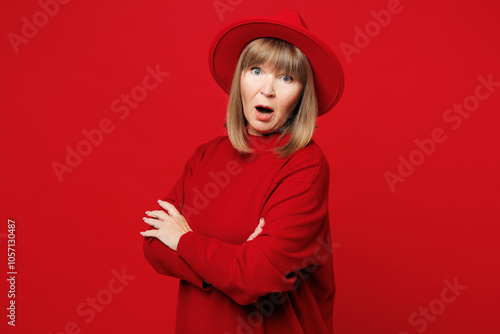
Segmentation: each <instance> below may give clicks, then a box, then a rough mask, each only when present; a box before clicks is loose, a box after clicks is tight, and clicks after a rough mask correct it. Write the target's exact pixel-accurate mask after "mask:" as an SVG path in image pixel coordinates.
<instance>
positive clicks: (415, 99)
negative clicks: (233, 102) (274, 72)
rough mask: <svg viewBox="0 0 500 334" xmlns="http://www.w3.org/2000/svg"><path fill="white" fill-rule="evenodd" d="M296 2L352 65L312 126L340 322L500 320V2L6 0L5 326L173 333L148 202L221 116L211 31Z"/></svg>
mask: <svg viewBox="0 0 500 334" xmlns="http://www.w3.org/2000/svg"><path fill="white" fill-rule="evenodd" d="M282 8H290V9H296V10H298V11H299V12H300V13H301V15H302V17H303V19H304V21H305V22H306V23H307V24H308V26H309V28H310V29H311V30H312V31H314V32H315V33H317V34H318V35H320V36H322V37H323V39H324V40H325V41H326V42H327V43H328V44H329V45H331V47H332V49H333V50H334V51H335V52H336V53H337V55H338V56H339V59H340V61H341V63H342V66H343V68H344V71H345V77H346V86H345V92H344V95H343V97H342V99H341V101H340V103H339V104H338V105H337V107H336V108H335V109H334V110H333V111H331V112H329V113H328V114H326V115H325V116H322V117H321V118H320V119H319V120H318V128H317V132H316V133H315V139H316V141H317V142H318V143H319V145H320V147H321V148H322V150H323V151H324V153H325V155H326V157H327V159H328V161H329V163H330V168H331V175H332V177H331V184H330V189H331V195H330V215H331V222H332V233H333V246H334V254H333V259H334V266H335V277H336V278H335V280H336V284H337V293H336V299H335V311H334V322H335V324H334V326H335V332H336V333H338V334H358V333H359V334H364V333H367V334H368V333H369V334H388V333H392V334H414V333H426V334H433V333H498V331H499V325H498V320H497V319H498V311H499V307H498V300H499V299H500V295H499V290H500V289H499V284H498V283H499V282H500V275H499V271H500V270H499V265H498V263H499V258H498V255H499V254H500V252H499V248H500V247H499V244H500V242H499V227H498V225H499V222H500V214H499V198H500V196H499V195H500V194H499V192H500V191H499V189H500V187H499V186H500V184H499V176H498V170H499V168H500V161H499V153H500V150H499V147H500V145H499V144H500V141H499V131H498V128H499V125H500V124H499V106H500V103H499V102H500V62H499V59H500V26H499V25H498V13H499V12H500V5H499V4H498V2H497V1H471V0H470V1H464V0H443V1H431V0H371V1H347V0H342V1H326V0H311V1H299V0H286V1H285V0H279V1H273V2H269V1H267V0H255V1H249V0H214V1H212V0H209V1H197V2H193V1H69V0H64V1H63V0H39V1H37V0H23V1H12V0H6V1H2V4H1V5H0V27H1V30H0V35H1V36H2V38H1V42H0V48H1V62H0V77H1V85H2V87H1V95H2V98H1V99H0V106H1V120H0V124H1V127H2V128H1V132H0V135H1V152H0V153H1V161H2V163H1V168H2V172H1V176H0V177H1V219H2V223H1V229H0V249H1V252H0V254H1V255H0V259H1V261H0V262H1V268H2V280H1V282H2V283H1V285H0V296H1V298H0V303H1V307H0V310H1V313H2V314H1V317H0V319H2V320H1V332H2V333H46V334H48V333H52V334H56V333H57V334H60V333H66V334H73V333H110V332H113V333H173V331H174V326H175V314H176V309H175V306H176V299H177V288H178V280H177V279H174V278H171V277H166V276H161V275H159V274H157V273H156V272H155V271H154V269H153V268H152V267H151V266H150V265H149V264H148V263H147V262H146V260H145V259H144V256H143V252H142V241H143V237H142V236H141V235H140V234H139V232H140V231H143V230H145V229H146V227H147V226H146V224H145V223H144V222H143V221H142V217H143V216H144V211H146V210H151V209H155V208H156V200H157V199H158V198H162V197H163V196H165V195H166V194H167V192H168V191H169V190H170V188H171V187H172V186H173V185H174V182H175V181H176V180H177V178H178V177H179V176H180V174H181V172H182V168H183V166H184V164H185V162H186V160H187V159H188V157H189V156H190V155H191V154H192V153H193V152H194V149H195V148H196V147H197V146H198V145H200V144H202V143H205V142H207V141H208V140H210V139H212V138H214V137H216V136H219V135H221V134H223V133H224V129H223V128H222V125H223V123H224V117H225V105H226V102H227V96H226V95H225V94H224V93H223V92H222V90H221V89H220V88H219V87H218V86H217V84H216V83H215V82H214V80H213V79H212V77H211V75H210V72H209V69H208V66H207V53H208V48H209V45H210V42H211V40H212V38H213V36H215V34H216V33H217V32H218V31H219V30H220V29H221V28H222V27H223V26H225V25H226V24H228V23H230V22H231V21H233V20H236V19H240V18H243V17H247V16H273V15H275V14H276V13H277V12H278V11H279V10H280V9H282ZM264 172H265V171H264ZM11 240H13V241H15V244H14V243H13V242H12V241H11ZM9 246H11V247H9ZM11 273H14V274H11ZM12 305H14V306H12ZM193 321H196V319H193ZM9 323H10V324H9ZM12 324H15V326H12Z"/></svg>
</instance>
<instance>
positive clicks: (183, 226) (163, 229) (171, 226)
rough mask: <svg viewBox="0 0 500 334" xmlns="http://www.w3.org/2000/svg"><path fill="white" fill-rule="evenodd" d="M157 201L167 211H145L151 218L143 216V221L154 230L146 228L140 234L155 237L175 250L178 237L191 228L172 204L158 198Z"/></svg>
mask: <svg viewBox="0 0 500 334" xmlns="http://www.w3.org/2000/svg"><path fill="white" fill-rule="evenodd" d="M158 203H159V204H160V206H161V207H162V208H163V209H165V210H166V211H167V212H165V211H162V210H155V211H146V214H147V215H148V216H150V217H152V218H146V217H144V218H143V220H144V222H146V223H148V224H149V225H151V226H153V227H154V228H156V230H147V231H144V232H141V235H142V236H144V237H154V238H157V239H158V240H160V241H161V242H163V243H164V244H165V245H167V246H168V247H169V248H171V249H172V250H174V251H177V244H178V243H179V239H180V238H181V237H182V236H183V235H184V234H185V233H187V232H190V231H193V230H192V229H191V228H190V227H189V225H188V223H187V221H186V219H184V217H183V216H182V215H181V214H180V213H179V211H177V209H176V208H175V206H174V205H173V204H170V203H168V202H165V201H161V200H158Z"/></svg>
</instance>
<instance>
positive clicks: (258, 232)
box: [247, 218, 266, 241]
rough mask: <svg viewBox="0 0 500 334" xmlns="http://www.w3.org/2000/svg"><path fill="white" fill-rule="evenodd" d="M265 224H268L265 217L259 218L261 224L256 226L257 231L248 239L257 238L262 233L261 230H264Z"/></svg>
mask: <svg viewBox="0 0 500 334" xmlns="http://www.w3.org/2000/svg"><path fill="white" fill-rule="evenodd" d="M264 225H266V222H265V221H264V218H261V219H260V220H259V225H258V226H257V227H256V228H255V231H254V232H253V233H252V234H251V235H250V236H249V237H248V239H247V241H251V240H253V239H255V238H256V237H257V236H258V235H259V234H260V232H262V229H263V228H264Z"/></svg>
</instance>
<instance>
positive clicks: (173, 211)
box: [158, 199, 181, 216]
mask: <svg viewBox="0 0 500 334" xmlns="http://www.w3.org/2000/svg"><path fill="white" fill-rule="evenodd" d="M158 203H159V204H160V206H161V207H162V208H164V209H165V210H167V212H168V214H169V215H170V216H180V215H181V214H180V213H179V211H178V210H177V208H176V207H175V205H173V204H171V203H169V202H166V201H162V200H161V199H159V200H158Z"/></svg>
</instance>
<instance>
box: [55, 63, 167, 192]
mask: <svg viewBox="0 0 500 334" xmlns="http://www.w3.org/2000/svg"><path fill="white" fill-rule="evenodd" d="M146 72H147V74H146V75H145V76H144V77H143V78H142V82H141V84H139V85H136V86H134V87H133V88H132V89H131V90H130V92H129V93H122V94H121V95H120V97H119V98H116V99H115V100H113V101H112V102H111V107H110V108H111V111H112V113H113V114H114V116H115V117H117V118H118V119H119V120H120V121H123V120H125V119H126V118H127V117H128V116H129V115H130V112H131V110H133V109H136V108H137V107H138V106H139V103H140V102H142V101H144V100H145V99H146V98H147V97H148V96H149V93H150V92H151V91H153V90H155V89H156V88H158V86H159V85H160V84H161V83H162V82H163V81H164V78H166V77H168V75H169V73H168V72H162V71H161V69H160V65H159V64H157V65H156V66H155V68H153V67H151V66H146ZM115 123H116V121H113V119H111V118H109V117H104V118H102V119H101V120H100V121H99V122H98V123H97V126H96V127H95V128H93V129H90V130H88V129H83V130H82V137H83V138H82V139H81V140H80V141H79V142H78V143H76V144H74V145H73V146H71V145H66V147H65V150H66V157H65V159H64V161H63V162H59V161H53V162H52V164H51V167H52V170H53V171H54V173H55V175H56V177H57V180H58V181H59V182H60V183H61V182H63V181H64V176H65V174H66V173H72V172H73V171H74V170H75V168H76V167H78V166H80V165H81V163H82V162H83V158H84V157H87V156H89V155H90V154H91V153H92V152H93V150H94V148H96V147H97V146H99V145H101V144H102V142H103V141H104V137H105V135H108V134H111V133H112V132H113V131H115V129H116V124H115Z"/></svg>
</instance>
